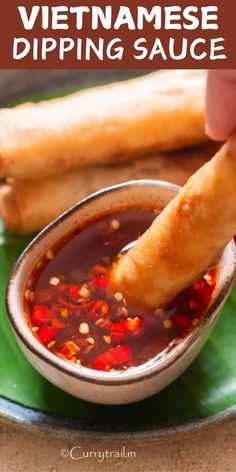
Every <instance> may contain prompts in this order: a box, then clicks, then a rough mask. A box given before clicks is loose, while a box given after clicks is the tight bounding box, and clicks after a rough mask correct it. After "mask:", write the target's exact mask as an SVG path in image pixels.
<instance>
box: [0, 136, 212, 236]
mask: <svg viewBox="0 0 236 472" xmlns="http://www.w3.org/2000/svg"><path fill="white" fill-rule="evenodd" d="M212 154H213V150H212V144H208V145H204V146H201V147H198V148H196V149H191V150H186V151H178V152H175V153H171V154H168V155H167V154H159V155H156V156H151V157H147V158H144V159H139V160H136V161H132V162H130V163H123V164H119V165H114V166H97V167H88V168H83V169H79V170H77V171H71V172H68V173H67V174H65V175H63V176H62V175H59V176H55V177H48V178H47V179H40V180H18V179H8V180H7V182H6V183H4V184H2V185H1V186H0V214H1V216H2V218H3V220H4V223H5V225H6V227H7V228H8V229H10V230H11V231H13V232H15V233H19V234H30V233H33V232H35V231H38V230H40V229H42V228H43V227H44V226H45V225H47V224H48V223H50V221H52V220H53V219H54V218H56V217H57V216H58V215H59V214H60V213H62V212H63V211H65V210H67V209H68V208H69V207H70V206H72V205H73V204H75V203H76V202H77V201H79V200H80V199H81V198H83V197H85V196H87V195H89V194H90V193H92V192H95V191H97V190H100V189H101V188H104V187H107V186H110V185H113V184H118V183H121V182H123V181H126V180H134V179H148V178H155V179H159V180H169V181H171V182H175V183H177V184H179V185H182V184H184V183H185V182H186V180H187V178H188V177H189V176H190V175H191V174H192V173H193V172H194V171H195V170H196V169H197V168H199V167H200V166H201V165H202V164H203V163H204V162H205V161H206V160H207V159H208V158H209V157H210V156H211V155H212Z"/></svg>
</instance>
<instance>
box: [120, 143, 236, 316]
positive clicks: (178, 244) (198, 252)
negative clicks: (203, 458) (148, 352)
mask: <svg viewBox="0 0 236 472" xmlns="http://www.w3.org/2000/svg"><path fill="white" fill-rule="evenodd" d="M235 233H236V138H232V139H231V140H230V141H229V142H228V143H227V144H225V145H224V146H223V147H222V148H221V150H220V151H219V152H218V153H217V154H216V156H215V157H214V158H213V159H212V160H211V161H209V162H208V163H207V164H205V165H204V166H203V167H202V168H201V169H200V170H198V171H197V172H196V174H194V175H193V176H192V177H191V178H190V179H189V181H188V182H187V184H186V185H185V187H183V189H182V190H181V192H180V193H179V195H178V196H177V197H176V198H175V199H174V200H173V201H172V202H171V203H170V204H169V205H168V206H167V207H166V208H165V209H164V210H163V212H162V213H161V214H160V215H159V216H158V217H157V218H156V220H155V221H154V223H153V224H152V226H151V227H150V228H149V229H148V230H147V232H146V233H145V234H144V235H143V236H142V237H141V238H140V239H139V241H138V243H137V245H136V246H135V247H134V248H133V249H132V250H130V251H129V253H128V254H127V255H125V256H124V257H123V258H122V259H121V260H120V262H119V264H118V265H117V266H116V267H115V269H114V271H113V284H114V285H115V288H116V290H119V291H122V292H123V293H124V294H125V295H126V296H128V297H131V298H132V299H134V300H136V301H138V302H143V303H145V304H146V305H148V306H150V307H157V306H158V307H159V306H160V307H162V306H165V305H166V304H168V303H169V302H170V301H171V300H172V299H173V298H174V297H175V296H176V295H177V294H178V293H179V292H180V291H181V290H183V289H185V288H186V287H188V286H189V285H191V283H193V282H194V281H195V280H196V279H197V277H199V276H200V275H201V274H202V273H203V272H204V271H205V270H206V268H207V267H209V266H211V265H212V264H213V263H214V262H215V260H216V259H217V257H218V256H219V254H220V253H221V252H222V251H223V249H224V247H225V246H226V244H227V243H228V242H229V240H230V239H231V238H232V237H233V236H234V234H235Z"/></svg>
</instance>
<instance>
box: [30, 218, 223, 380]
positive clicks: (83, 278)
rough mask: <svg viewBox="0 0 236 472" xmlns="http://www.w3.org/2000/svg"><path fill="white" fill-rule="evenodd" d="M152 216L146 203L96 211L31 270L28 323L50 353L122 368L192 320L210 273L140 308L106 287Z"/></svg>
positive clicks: (157, 349)
mask: <svg viewBox="0 0 236 472" xmlns="http://www.w3.org/2000/svg"><path fill="white" fill-rule="evenodd" d="M155 217H156V213H155V212H154V211H153V210H150V209H143V210H141V209H129V210H126V211H121V212H117V213H115V214H112V215H109V216H104V217H100V218H99V219H98V220H97V221H93V222H90V223H89V224H88V225H87V226H85V227H83V228H81V229H78V230H77V231H76V232H74V234H73V235H70V236H68V237H67V238H64V239H63V241H60V242H59V244H57V245H56V246H55V247H53V248H52V249H51V250H49V251H47V253H46V254H45V256H44V257H43V258H42V260H41V261H40V263H39V264H38V267H37V268H34V271H33V274H32V276H31V280H30V281H29V289H28V290H27V291H26V304H27V307H28V311H29V313H30V325H31V328H32V330H33V332H34V335H35V336H36V337H37V339H38V340H39V341H40V342H41V343H42V344H44V345H45V346H46V347H47V348H48V349H49V350H51V351H52V352H53V353H54V354H55V355H58V356H59V357H61V358H63V359H65V360H68V361H71V362H73V363H75V364H77V365H83V366H86V367H89V368H94V369H98V370H106V371H109V370H112V369H119V370H126V369H127V368H129V367H134V366H137V365H140V364H142V363H144V362H146V361H148V360H149V359H152V358H154V357H156V356H157V355H158V354H160V353H164V352H166V351H168V350H169V349H171V347H172V346H173V345H174V344H177V343H179V342H181V341H182V339H183V338H184V337H185V336H187V335H188V334H189V332H190V331H191V330H192V329H193V326H195V325H196V324H197V323H198V321H199V319H200V318H201V316H202V315H203V314H204V312H205V311H206V309H207V307H208V305H209V303H210V300H211V295H212V292H213V290H214V287H215V273H214V272H212V271H211V272H208V273H207V274H206V275H205V276H204V278H201V279H199V280H198V281H196V283H195V284H194V285H193V286H192V287H190V288H188V289H187V290H185V291H184V292H182V293H181V294H180V295H179V296H178V297H177V298H176V300H175V301H174V302H173V303H172V304H171V306H170V307H169V308H168V309H166V310H158V307H157V310H155V312H154V311H151V310H150V311H149V310H143V309H141V308H140V307H139V308H138V307H134V306H132V305H130V304H128V303H127V302H126V300H125V299H124V298H123V296H122V294H120V293H116V294H111V293H110V292H109V289H108V280H109V270H110V268H111V266H112V264H113V262H114V261H115V259H116V257H117V255H118V254H119V253H120V251H121V250H122V248H123V247H125V246H126V245H127V244H129V243H130V242H132V241H135V240H136V239H138V237H139V236H140V235H141V234H142V233H143V232H144V231H145V230H146V229H147V228H148V227H149V226H150V224H151V223H152V221H153V220H154V218H155Z"/></svg>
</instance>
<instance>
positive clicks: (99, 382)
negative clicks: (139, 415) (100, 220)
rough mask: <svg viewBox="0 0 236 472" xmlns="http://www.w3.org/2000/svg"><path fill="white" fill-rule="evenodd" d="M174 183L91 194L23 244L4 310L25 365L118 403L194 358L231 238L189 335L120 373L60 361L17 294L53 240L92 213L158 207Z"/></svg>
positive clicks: (235, 262) (234, 260) (228, 277)
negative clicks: (36, 334) (208, 301)
mask: <svg viewBox="0 0 236 472" xmlns="http://www.w3.org/2000/svg"><path fill="white" fill-rule="evenodd" d="M178 191H179V187H177V186H175V185H173V184H169V183H165V182H158V181H151V180H141V181H133V182H128V183H125V184H121V185H117V186H114V187H110V188H108V189H105V190H102V191H100V192H97V193H95V194H93V195H92V196H90V197H88V198H86V199H85V200H83V201H82V202H80V203H78V204H77V205H75V206H74V207H73V208H71V209H70V210H68V211H67V212H66V213H64V214H63V215H62V216H61V217H59V218H57V219H56V220H55V221H54V222H53V223H51V224H50V225H49V226H48V227H47V228H46V229H44V230H43V231H42V232H41V233H40V234H39V235H38V236H37V237H36V238H35V239H34V240H33V242H32V243H31V244H30V245H29V246H28V247H27V249H26V250H25V251H24V253H23V254H22V256H21V257H20V259H19V260H18V262H17V264H16V265H15V267H14V269H13V272H12V275H11V278H10V281H9V285H8V289H7V310H8V314H9V318H10V321H11V325H12V327H13V331H14V333H15V335H16V339H17V341H18V343H19V345H20V347H21V349H22V350H23V352H24V353H25V355H26V356H27V358H28V360H29V361H30V362H31V364H32V365H33V366H34V367H35V368H36V369H37V370H38V371H39V372H40V373H41V374H42V375H43V376H44V377H45V378H46V379H48V380H49V381H50V382H52V383H53V384H55V385H56V386H58V387H59V388H61V389H62V390H64V391H66V392H68V393H70V394H72V395H74V396H76V397H79V398H82V399H85V400H89V401H91V402H96V403H105V404H123V403H130V402H135V401H138V400H141V399H144V398H146V397H148V396H150V395H153V394H154V393H156V392H158V391H160V390H162V389H163V388H164V387H166V386H167V385H168V384H170V383H171V382H172V381H173V380H174V379H176V378H177V377H178V376H179V375H180V374H181V373H182V372H183V371H184V370H185V369H186V368H187V367H188V366H189V365H190V363H191V362H192V361H193V360H194V359H195V357H196V356H197V354H198V353H199V351H200V349H201V348H202V346H203V345H204V343H205V341H206V340H207V338H208V336H209V334H210V332H211V330H212V328H213V326H214V324H215V322H216V320H217V317H218V316H219V313H220V309H221V308H222V306H223V304H224V303H225V300H226V298H227V296H228V294H229V291H230V288H231V286H232V283H233V279H234V274H235V266H236V251H235V244H234V242H233V241H232V242H230V243H229V244H228V246H227V247H226V249H225V251H224V254H223V256H222V259H221V261H220V263H219V278H218V283H217V287H216V289H215V291H214V293H213V300H212V303H211V306H210V307H209V309H208V311H207V313H206V315H205V316H204V317H203V319H202V320H201V321H200V323H199V325H198V326H197V327H195V329H194V330H193V331H192V332H191V333H190V335H189V336H188V337H187V338H186V339H185V340H184V341H183V342H182V343H181V344H179V345H177V346H176V347H175V348H174V349H173V350H171V351H170V352H169V353H168V354H167V355H165V356H163V357H162V358H160V357H159V358H158V359H152V360H150V361H148V362H146V363H145V364H143V365H141V366H138V367H135V368H133V369H130V370H127V371H124V372H99V371H95V370H92V369H88V368H85V367H78V366H76V365H74V364H72V363H69V362H67V361H64V360H62V359H60V358H58V357H56V356H55V355H54V354H52V353H51V352H50V351H48V350H47V349H46V348H45V347H44V346H42V345H41V344H40V343H39V342H38V341H37V339H36V338H35V337H34V336H33V334H32V333H31V331H30V329H29V327H28V325H27V320H26V317H25V313H24V306H23V297H24V291H25V286H26V281H27V279H28V277H29V274H30V273H31V271H32V267H34V265H35V264H36V263H37V261H38V260H39V259H40V258H41V256H42V255H43V254H44V253H45V251H46V250H47V249H49V248H50V247H51V246H52V245H53V244H54V243H55V242H56V241H58V240H60V239H61V238H62V237H63V236H64V235H65V234H67V233H68V232H70V231H71V230H72V229H73V228H76V227H77V226H78V225H80V224H81V223H85V222H86V221H87V220H88V219H90V218H91V217H93V216H94V215H99V214H101V215H103V214H104V213H107V212H108V211H109V212H112V211H117V210H118V209H119V208H121V207H123V206H124V205H126V206H130V207H132V206H134V205H135V206H137V205H138V206H148V205H149V206H153V205H154V203H155V205H156V207H157V208H158V209H160V210H161V209H163V208H164V207H165V206H166V205H167V204H168V202H169V201H170V200H171V199H172V198H173V197H174V196H175V195H176V194H177V193H178Z"/></svg>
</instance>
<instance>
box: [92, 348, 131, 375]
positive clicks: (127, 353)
mask: <svg viewBox="0 0 236 472" xmlns="http://www.w3.org/2000/svg"><path fill="white" fill-rule="evenodd" d="M131 360H132V353H131V349H130V347H129V346H128V345H127V344H122V345H120V346H116V347H111V348H110V349H108V350H107V351H106V352H104V353H103V354H101V355H100V356H98V357H97V358H96V359H95V361H94V362H93V368H94V369H96V370H109V369H110V368H111V367H113V366H116V365H121V364H125V363H126V362H130V361H131Z"/></svg>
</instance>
